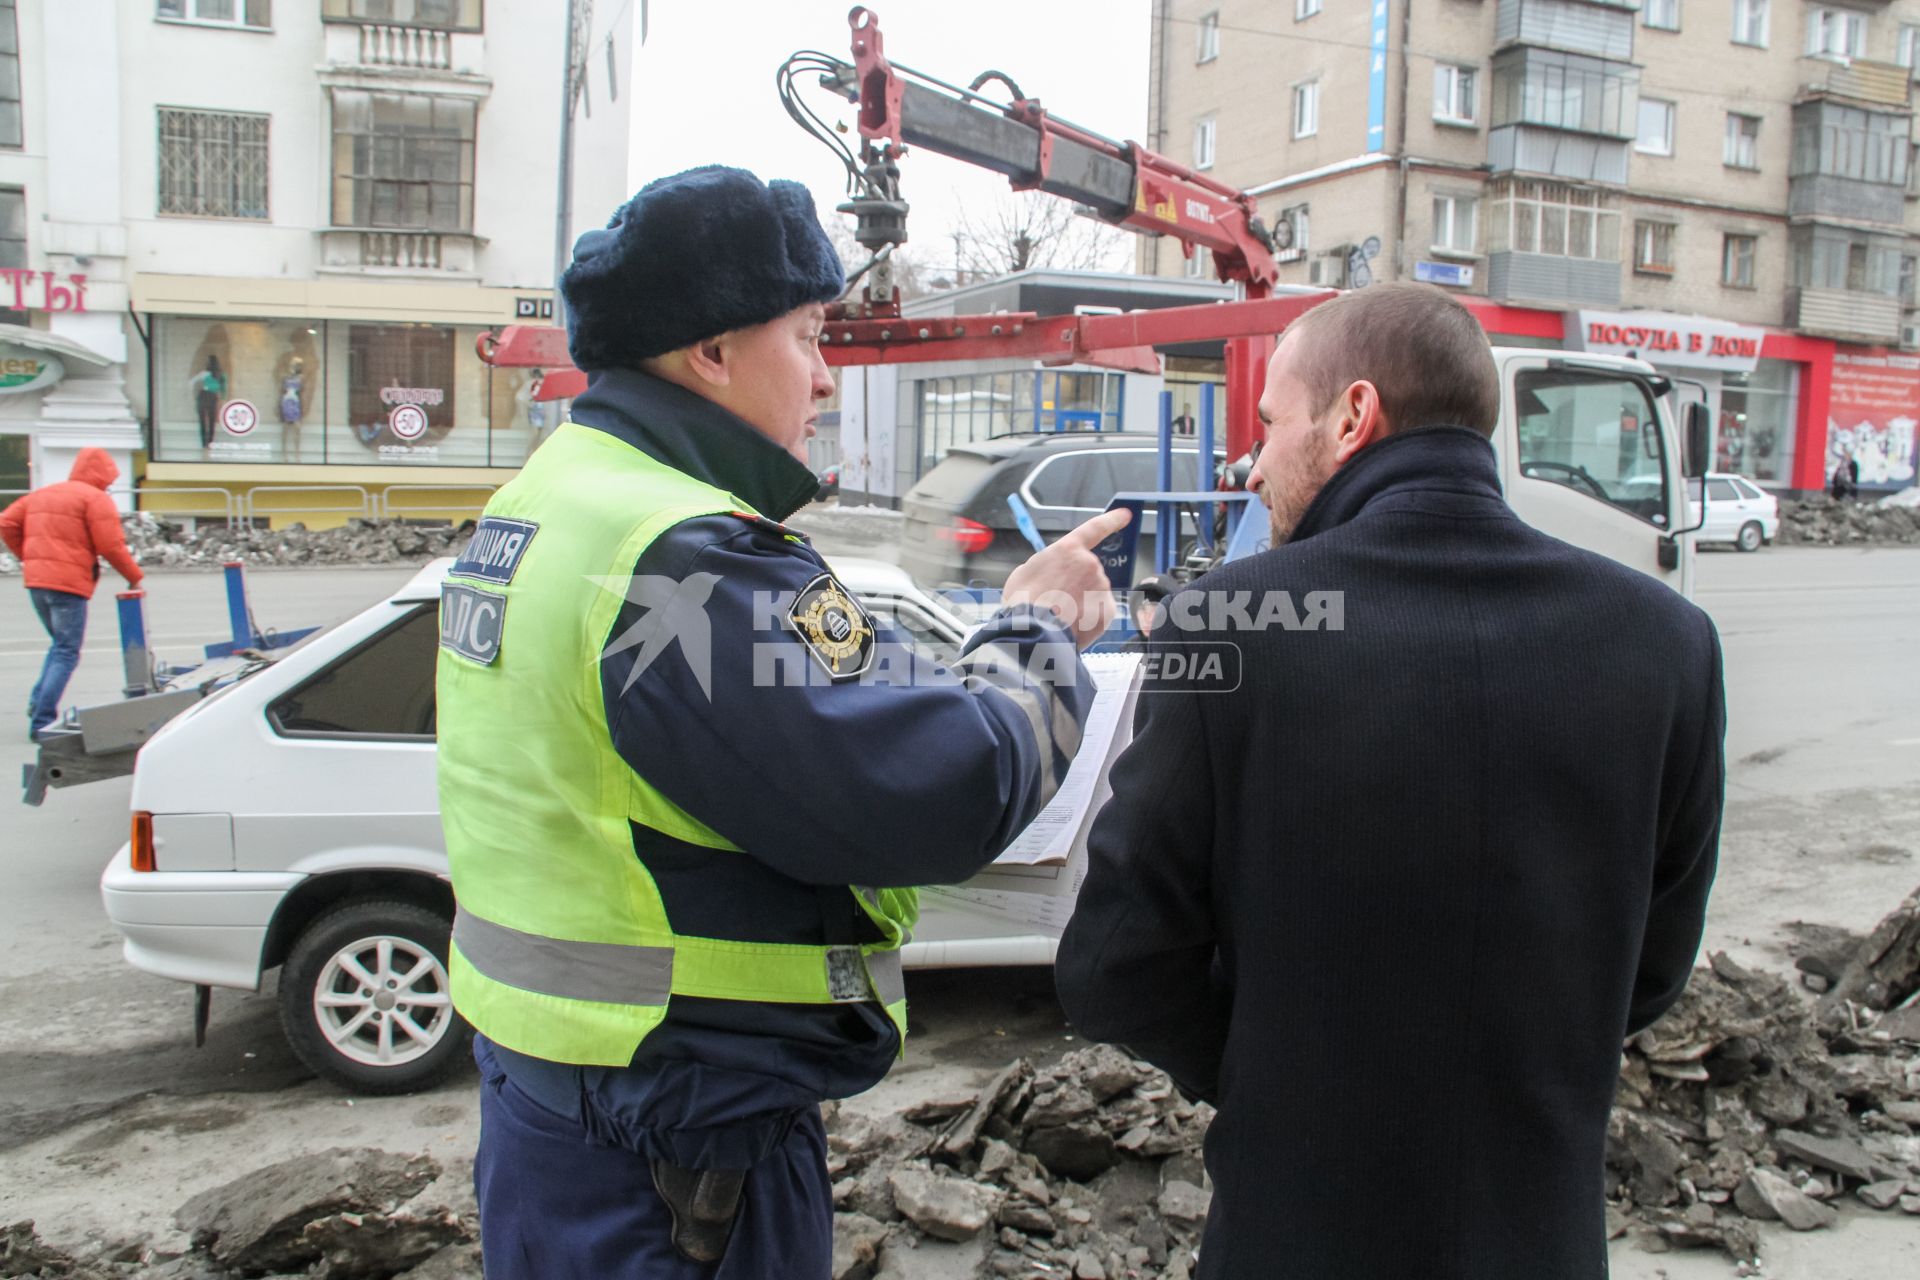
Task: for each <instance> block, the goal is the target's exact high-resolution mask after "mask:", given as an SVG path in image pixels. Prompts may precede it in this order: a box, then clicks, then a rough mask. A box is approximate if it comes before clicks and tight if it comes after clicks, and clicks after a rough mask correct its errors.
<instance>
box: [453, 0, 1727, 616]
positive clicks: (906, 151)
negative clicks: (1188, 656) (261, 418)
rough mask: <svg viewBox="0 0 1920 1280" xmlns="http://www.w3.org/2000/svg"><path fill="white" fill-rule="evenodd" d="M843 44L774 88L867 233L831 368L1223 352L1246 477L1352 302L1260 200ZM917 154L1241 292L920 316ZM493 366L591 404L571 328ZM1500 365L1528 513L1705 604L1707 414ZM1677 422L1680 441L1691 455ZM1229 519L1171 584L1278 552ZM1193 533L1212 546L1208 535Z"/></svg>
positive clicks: (503, 345) (490, 357)
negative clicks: (1283, 399) (1275, 366)
mask: <svg viewBox="0 0 1920 1280" xmlns="http://www.w3.org/2000/svg"><path fill="white" fill-rule="evenodd" d="M847 23H848V27H849V31H850V37H851V39H850V45H851V47H850V54H851V56H850V57H849V58H845V59H842V58H838V57H834V56H831V55H829V54H825V53H820V52H817V51H806V52H801V53H796V54H794V55H793V56H792V57H790V58H789V59H788V60H787V61H786V63H784V64H783V65H782V66H781V68H780V70H779V72H778V74H777V76H776V84H777V87H778V91H779V94H780V99H781V102H782V104H783V105H784V106H785V108H786V110H787V113H788V115H789V116H791V117H792V118H793V120H794V121H795V123H797V124H798V125H800V127H801V128H803V129H804V130H806V132H808V133H809V134H811V135H812V136H813V137H814V138H816V139H817V140H819V141H820V142H821V143H823V144H824V145H826V146H827V147H829V148H830V149H832V150H833V151H834V153H835V154H836V156H837V157H838V158H839V160H840V162H841V164H842V166H843V167H844V168H845V170H846V175H847V191H848V197H849V198H848V199H847V201H846V202H845V203H844V204H841V205H840V206H839V212H841V213H843V214H846V215H849V216H850V217H852V219H853V221H854V228H855V229H854V239H855V240H856V241H857V242H858V243H859V244H860V245H861V246H862V248H863V249H865V250H866V251H867V253H868V254H869V255H870V257H869V260H868V261H867V263H866V264H865V265H863V266H861V267H860V268H858V269H857V270H856V271H854V272H853V273H852V277H851V279H850V282H849V286H848V293H847V295H846V296H845V297H843V298H842V299H841V301H839V302H838V303H837V304H835V305H833V306H830V307H829V308H828V316H827V324H826V327H825V330H824V332H823V334H822V337H821V348H822V354H823V355H824V356H825V358H826V361H827V363H828V364H829V365H833V366H838V367H844V366H860V365H874V364H904V363H919V362H928V361H953V360H971V359H980V360H985V359H1005V358H1008V357H1014V358H1021V359H1031V360H1035V361H1038V362H1039V363H1041V364H1044V365H1067V364H1077V365H1098V366H1104V367H1109V368H1119V369H1129V370H1147V371H1152V372H1158V371H1159V370H1160V361H1159V357H1158V356H1157V355H1156V354H1155V351H1154V349H1155V348H1157V347H1164V346H1170V345H1173V344H1178V343H1193V342H1214V341H1218V342H1221V343H1223V346H1224V351H1225V377H1224V383H1225V395H1226V404H1225V412H1224V415H1223V417H1224V421H1225V427H1226V456H1227V457H1228V458H1229V459H1240V458H1243V457H1244V456H1245V455H1246V454H1247V453H1248V451H1249V450H1250V449H1251V448H1252V445H1253V442H1254V439H1255V436H1256V434H1257V431H1258V428H1259V422H1258V408H1257V406H1258V402H1259V398H1260V393H1261V390H1262V387H1263V382H1264V378H1265V369H1266V364H1267V361H1268V359H1269V358H1270V357H1271V356H1272V354H1273V351H1274V347H1275V345H1276V344H1277V342H1278V335H1279V334H1280V333H1281V332H1283V331H1284V330H1285V329H1286V327H1287V325H1289V324H1291V323H1292V322H1293V321H1294V320H1295V319H1297V318H1298V317H1299V316H1300V315H1302V314H1304V313H1305V312H1306V311H1307V310H1309V309H1310V308H1312V307H1315V306H1318V305H1319V304H1320V303H1322V302H1325V301H1326V300H1328V299H1329V298H1332V297H1335V296H1337V294H1336V291H1333V290H1320V289H1297V288H1296V289H1288V288H1286V287H1283V286H1279V285H1278V283H1277V282H1278V280H1279V267H1278V264H1277V262H1276V260H1275V257H1274V251H1275V246H1274V240H1273V236H1272V235H1271V233H1270V232H1269V231H1268V230H1267V228H1266V226H1265V225H1264V224H1263V223H1262V221H1261V218H1260V214H1259V208H1258V204H1257V202H1256V201H1255V199H1254V197H1253V196H1251V195H1250V194H1248V193H1247V192H1245V191H1242V190H1238V189H1235V188H1232V187H1230V186H1227V185H1226V184H1224V183H1221V182H1219V181H1217V180H1216V179H1214V178H1212V177H1210V176H1209V175H1207V174H1204V173H1199V172H1196V171H1194V170H1193V169H1191V168H1188V167H1187V166H1185V165H1182V164H1180V163H1178V162H1177V161H1174V160H1171V159H1169V158H1168V157H1166V156H1163V155H1159V154H1157V153H1155V152H1153V151H1151V150H1149V149H1148V148H1146V147H1144V146H1142V145H1141V144H1139V143H1137V142H1130V141H1128V142H1122V141H1116V140H1114V139H1111V138H1107V137H1104V136H1102V135H1100V134H1099V133H1096V132H1095V131H1093V130H1091V129H1088V128H1084V127H1082V126H1080V125H1078V124H1075V123H1073V122H1071V121H1069V120H1067V119H1065V118H1063V117H1061V116H1059V115H1057V114H1055V113H1053V112H1052V111H1050V110H1049V109H1048V108H1047V107H1045V106H1044V105H1043V104H1042V102H1041V100H1040V99H1039V98H1037V97H1030V96H1028V95H1027V94H1026V93H1025V92H1023V91H1022V89H1021V88H1020V86H1019V84H1018V83H1017V82H1016V81H1015V80H1014V79H1013V77H1011V76H1009V75H1007V74H1006V73H1005V72H1003V71H998V70H987V71H983V72H981V73H980V74H979V75H977V76H975V77H974V78H973V79H972V80H971V81H970V82H969V83H968V84H967V85H966V86H965V87H964V88H963V87H961V86H959V85H957V84H953V83H950V82H948V81H945V80H941V79H938V78H936V77H934V76H931V75H928V74H926V73H924V72H920V71H916V70H914V69H913V68H911V67H907V66H905V65H903V64H901V63H899V62H896V61H894V60H892V59H891V58H890V57H889V55H888V53H887V48H886V40H885V37H884V35H883V34H882V32H881V28H880V19H879V16H878V15H877V14H876V13H875V12H874V11H873V10H871V9H869V8H867V7H865V6H856V7H855V8H854V9H853V10H852V11H851V12H850V13H849V14H848V16H847ZM809 75H811V76H814V77H816V82H817V86H818V88H819V89H820V90H822V91H824V92H826V93H829V94H832V95H834V96H836V97H838V98H840V99H844V100H845V102H846V103H847V104H848V105H850V106H852V107H853V108H854V119H855V124H854V129H855V131H857V136H858V148H857V149H856V148H855V147H854V146H853V145H852V144H851V143H850V142H849V141H848V139H847V138H844V137H842V135H841V133H840V131H839V130H837V129H836V128H835V127H834V126H832V125H829V124H828V123H827V121H826V119H825V117H823V116H822V115H821V114H820V113H819V112H818V111H816V110H815V109H814V108H813V107H812V106H811V105H810V104H809V102H808V101H807V100H806V98H805V97H804V96H803V95H802V93H801V92H800V88H801V80H802V78H803V77H805V76H809ZM989 86H994V87H997V88H998V89H1001V90H1004V92H1005V95H1006V99H1005V100H1004V101H1002V100H1000V99H998V98H996V97H990V96H988V94H987V92H986V91H987V90H988V88H989ZM916 149H918V150H923V151H930V152H933V153H935V154H937V155H942V156H946V157H948V158H950V159H953V160H957V161H960V162H962V163H966V164H972V165H977V166H979V167H982V168H985V169H988V170H991V171H993V172H996V173H999V174H1001V175H1003V176H1005V177H1006V178H1007V179H1008V181H1009V184H1010V186H1011V188H1012V190H1014V191H1039V192H1044V193H1046V194H1049V195H1053V196H1058V197H1060V198H1062V199H1067V200H1072V201H1074V202H1075V204H1076V206H1077V209H1078V212H1080V213H1082V214H1084V215H1086V216H1088V217H1091V218H1095V219H1098V220H1099V221H1102V222H1105V223H1107V224H1109V225H1111V226H1116V227H1121V228H1124V229H1126V230H1129V231H1132V232H1134V233H1136V234H1140V235H1146V236H1171V237H1173V238H1174V239H1176V240H1177V241H1178V242H1179V243H1180V245H1181V247H1182V249H1183V251H1184V252H1185V253H1186V254H1187V255H1188V256H1189V257H1190V256H1191V255H1192V254H1194V253H1195V252H1198V251H1200V250H1202V249H1204V250H1206V251H1207V252H1208V253H1209V255H1210V257H1211V260H1212V263H1213V270H1214V273H1215V274H1216V275H1217V276H1218V277H1219V278H1220V279H1221V280H1223V281H1226V282H1229V283H1231V284H1234V285H1236V286H1237V291H1238V294H1239V297H1238V298H1237V299H1236V300H1235V301H1231V302H1225V303H1210V304H1205V305H1200V306H1185V307H1169V308H1164V309H1159V310H1149V311H1135V312H1128V313H1125V314H1119V315H1071V316H1046V317H1042V316H1039V315H1036V314H1033V313H996V314H993V315H962V316H937V317H935V316H922V317H910V316H907V315H906V314H905V313H904V311H903V309H902V307H901V302H902V298H901V294H900V288H899V285H898V283H897V280H896V273H895V270H894V265H893V262H892V256H893V254H894V252H895V251H896V250H897V249H898V248H899V246H901V245H903V244H905V243H906V242H907V215H908V212H909V205H908V202H907V201H906V200H905V198H904V196H903V194H902V185H901V168H902V162H903V161H904V160H905V159H907V157H908V156H909V155H910V154H911V153H912V152H913V151H914V150H916ZM856 287H857V288H858V293H857V295H856V293H855V292H854V290H855V288H856ZM1460 301H1461V302H1462V303H1463V304H1464V305H1465V306H1466V307H1467V308H1468V309H1469V310H1471V311H1473V312H1474V313H1475V315H1476V316H1477V317H1478V318H1479V319H1480V321H1481V324H1482V326H1483V327H1484V328H1485V329H1486V330H1487V331H1488V332H1490V333H1493V332H1508V333H1514V332H1518V333H1527V334H1528V335H1529V336H1539V337H1557V336H1558V333H1557V330H1556V331H1555V332H1553V333H1546V332H1539V333H1535V332H1534V331H1535V330H1538V328H1539V317H1538V316H1535V315H1531V314H1529V313H1525V312H1519V311H1514V310H1512V309H1509V308H1505V307H1502V306H1501V305H1500V304H1498V303H1495V302H1491V301H1489V300H1487V299H1483V298H1475V297H1470V296H1462V297H1461V299H1460ZM480 355H481V358H482V359H483V360H486V361H487V362H488V363H490V364H494V365H498V366H518V367H532V368H538V369H540V370H541V371H542V384H541V391H540V395H541V396H542V397H543V398H546V399H561V398H567V397H571V396H573V395H577V394H579V392H580V391H582V390H584V389H585V387H586V375H585V374H583V373H582V372H581V371H580V370H578V369H576V368H574V367H573V366H572V365H571V364H570V362H569V361H568V359H567V352H566V334H565V332H564V331H563V330H561V329H558V328H554V327H551V326H546V327H528V326H508V327H506V328H504V329H502V330H499V331H496V332H490V333H487V334H484V335H482V337H481V339H480ZM1494 360H1495V365H1496V367H1497V368H1498V370H1499V373H1500V380H1501V388H1502V390H1501V415H1500V421H1499V425H1498V428H1497V430H1496V433H1495V436H1494V448H1495V451H1496V452H1497V453H1498V455H1499V459H1500V470H1501V480H1502V484H1503V486H1504V488H1505V491H1506V494H1507V499H1508V501H1509V503H1511V505H1512V506H1513V508H1514V510H1515V511H1516V512H1517V513H1518V514H1519V515H1520V516H1521V517H1522V518H1523V519H1525V520H1527V521H1528V522H1529V523H1531V524H1533V525H1535V526H1536V527H1538V528H1540V529H1543V530H1545V531H1546V532H1548V533H1551V534H1553V535H1555V536H1556V537H1559V538H1562V539H1564V540H1566V541H1568V542H1571V543H1574V544H1576V545H1578V546H1583V547H1587V548H1589V549H1591V550H1594V551H1597V552H1599V553H1601V554H1603V555H1606V556H1609V557H1611V558H1612V559H1615V560H1618V561H1620V562H1621V563H1623V564H1627V565H1630V566H1632V567H1633V568H1636V569H1639V570H1641V571H1643V572H1646V573H1648V574H1650V575H1652V576H1654V577H1656V578H1659V579H1660V580H1662V581H1664V582H1666V583H1668V584H1669V585H1670V586H1672V587H1674V588H1675V589H1676V590H1678V591H1680V592H1682V593H1683V594H1685V595H1689V596H1690V595H1691V594H1692V592H1693V569H1694V545H1693V543H1694V539H1693V536H1692V535H1694V534H1695V533H1697V531H1698V529H1699V527H1700V525H1699V524H1698V523H1695V524H1693V525H1691V526H1689V525H1688V524H1687V520H1688V517H1689V508H1688V503H1687V500H1686V496H1685V492H1684V488H1683V485H1684V481H1685V480H1686V479H1688V478H1697V477H1699V476H1700V475H1703V474H1704V472H1705V469H1706V464H1707V461H1708V460H1709V459H1710V457H1711V449H1710V443H1711V420H1710V418H1709V417H1708V414H1707V409H1706V405H1705V403H1704V399H1699V400H1686V401H1685V402H1684V404H1682V396H1681V392H1680V388H1678V387H1676V385H1675V384H1674V382H1673V381H1672V380H1670V379H1668V378H1666V377H1665V376H1664V375H1662V374H1660V373H1658V372H1657V371H1656V370H1655V369H1654V368H1653V367H1652V366H1651V365H1649V364H1647V363H1645V362H1644V361H1639V360H1629V359H1622V358H1619V357H1610V356H1602V355H1588V354H1580V353H1562V352H1558V351H1553V350H1545V349H1539V348H1531V347H1526V348H1521V347H1495V348H1494ZM1207 390H1210V388H1207ZM1201 416H1202V419H1203V421H1202V422H1201V423H1200V429H1201V432H1202V438H1201V439H1200V440H1199V441H1198V442H1197V443H1198V446H1199V456H1200V457H1201V458H1203V459H1204V458H1211V456H1212V453H1213V448H1212V445H1213V441H1212V437H1211V432H1212V417H1213V415H1212V414H1211V413H1210V412H1209V413H1204V414H1202V415H1201ZM1160 419H1161V421H1160V448H1161V451H1162V454H1163V463H1162V466H1161V469H1160V473H1159V474H1160V480H1161V491H1160V492H1158V493H1155V494H1151V495H1144V500H1147V501H1153V502H1155V503H1156V504H1157V505H1158V508H1159V512H1160V517H1161V519H1162V521H1163V522H1164V521H1165V520H1166V519H1167V517H1168V515H1169V514H1171V513H1172V512H1173V511H1174V510H1175V509H1183V510H1185V509H1197V508H1204V507H1206V506H1207V505H1209V504H1210V503H1211V501H1212V500H1213V499H1214V494H1213V492H1212V490H1213V489H1214V488H1215V486H1214V485H1213V484H1211V483H1208V481H1209V480H1210V479H1211V477H1205V476H1203V477H1199V478H1198V482H1197V484H1196V486H1195V487H1193V488H1191V489H1185V490H1174V489H1173V486H1172V483H1171V472H1170V470H1169V469H1168V467H1167V465H1166V462H1165V461H1164V458H1165V457H1170V455H1171V447H1172V410H1171V402H1170V397H1167V396H1165V395H1164V394H1163V396H1162V403H1161V413H1160ZM1676 420H1678V421H1680V422H1683V423H1684V427H1685V432H1684V434H1685V448H1684V450H1683V448H1682V442H1681V431H1680V430H1679V429H1678V428H1677V427H1676ZM1231 470H1232V468H1229V472H1230V473H1231ZM1228 487H1231V482H1229V484H1228ZM1231 511H1232V516H1231V518H1230V520H1229V521H1228V522H1227V523H1228V525H1229V527H1228V528H1227V530H1226V532H1225V536H1224V537H1221V538H1219V539H1216V540H1212V541H1211V542H1209V543H1208V545H1207V547H1206V549H1205V550H1206V554H1205V555H1203V556H1201V557H1200V558H1199V559H1198V560H1196V561H1195V562H1193V563H1190V564H1186V565H1182V566H1171V567H1173V568H1174V569H1175V571H1176V572H1177V573H1179V574H1181V575H1182V576H1185V575H1190V574H1192V573H1194V572H1199V571H1203V570H1204V569H1205V568H1207V567H1209V566H1210V565H1211V564H1212V563H1215V562H1217V561H1218V560H1220V559H1225V558H1232V557H1234V556H1238V555H1244V554H1251V553H1254V552H1257V551H1259V550H1263V549H1264V548H1265V539H1264V537H1263V536H1261V534H1260V532H1259V531H1258V529H1257V528H1246V527H1245V526H1246V517H1247V515H1248V514H1249V513H1251V514H1252V515H1253V516H1254V518H1255V520H1256V523H1264V521H1260V520H1259V518H1258V513H1252V512H1251V504H1249V503H1245V502H1241V503H1237V504H1235V505H1234V506H1233V507H1232V508H1231ZM1195 514H1196V515H1199V516H1204V514H1205V513H1204V512H1201V511H1198V510H1196V511H1195ZM1195 524H1196V526H1197V527H1199V528H1202V529H1205V528H1209V527H1211V525H1212V524H1213V521H1212V520H1210V519H1205V518H1201V519H1197V520H1196V521H1195ZM1160 541H1161V542H1162V543H1164V544H1167V545H1166V546H1165V547H1163V548H1162V552H1161V555H1162V563H1161V564H1160V565H1159V566H1157V567H1158V568H1160V569H1161V571H1162V572H1165V571H1167V569H1168V568H1169V567H1170V566H1169V565H1168V564H1167V563H1166V562H1165V557H1166V555H1167V554H1168V552H1169V549H1170V547H1171V544H1172V543H1173V541H1174V540H1173V539H1162V540H1160ZM1118 585H1122V586H1124V585H1125V584H1118Z"/></svg>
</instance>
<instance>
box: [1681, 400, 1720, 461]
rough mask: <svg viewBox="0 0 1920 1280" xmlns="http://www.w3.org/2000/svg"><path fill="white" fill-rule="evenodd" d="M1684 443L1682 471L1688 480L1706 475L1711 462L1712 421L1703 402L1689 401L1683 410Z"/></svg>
mask: <svg viewBox="0 0 1920 1280" xmlns="http://www.w3.org/2000/svg"><path fill="white" fill-rule="evenodd" d="M1685 416H1686V424H1687V427H1686V443H1685V445H1684V447H1683V448H1682V451H1681V452H1682V453H1683V455H1684V456H1683V458H1682V459H1681V461H1682V468H1681V469H1682V471H1683V472H1684V474H1685V475H1686V477H1687V478H1688V479H1689V480H1698V479H1700V478H1701V477H1703V476H1705V475H1706V474H1707V471H1708V469H1709V465H1710V464H1711V462H1712V461H1713V419H1712V417H1711V416H1709V414H1708V413H1707V403H1706V401H1704V400H1689V401H1688V402H1687V407H1686V410H1685Z"/></svg>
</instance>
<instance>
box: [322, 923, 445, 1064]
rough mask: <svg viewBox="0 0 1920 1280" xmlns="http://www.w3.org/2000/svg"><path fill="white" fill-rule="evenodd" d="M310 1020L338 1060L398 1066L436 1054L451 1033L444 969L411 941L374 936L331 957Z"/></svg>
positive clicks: (323, 974)
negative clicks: (448, 1033) (441, 1043)
mask: <svg viewBox="0 0 1920 1280" xmlns="http://www.w3.org/2000/svg"><path fill="white" fill-rule="evenodd" d="M313 1017H314V1022H315V1024H316V1025H317V1026H318V1027H319V1028H320V1034H321V1036H322V1037H323V1038H324V1039H325V1040H326V1042H327V1044H328V1045H329V1046H330V1047H331V1048H332V1049H333V1051H334V1052H335V1053H338V1054H339V1055H340V1056H341V1057H343V1058H346V1059H347V1060H349V1061H351V1062H357V1063H360V1064H361V1065H362V1066H369V1067H382V1068H385V1067H398V1066H404V1065H406V1064H407V1063H409V1062H413V1061H415V1060H417V1059H419V1058H420V1057H422V1056H423V1055H425V1054H427V1053H430V1052H432V1050H433V1048H434V1047H435V1046H436V1045H438V1044H439V1043H440V1042H441V1041H442V1040H444V1039H446V1036H447V1032H448V1030H449V1029H450V1028H451V1027H452V1026H453V1000H452V997H451V996H449V995H448V993H447V970H446V967H445V966H444V965H442V964H441V963H440V960H439V958H438V957H437V956H435V955H434V954H433V953H432V952H431V951H429V950H427V949H426V948H425V947H423V946H421V945H420V944H419V943H418V942H415V941H413V940H412V939H409V938H401V937H396V936H395V935H393V934H375V935H371V936H369V937H365V938H360V939H358V940H356V941H354V942H349V943H347V944H346V945H345V946H343V947H341V948H340V949H339V950H337V951H335V952H334V953H333V955H332V956H330V957H328V959H327V963H326V965H325V967H323V968H322V969H321V970H320V977H319V979H318V980H317V981H315V983H314V984H313Z"/></svg>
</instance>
